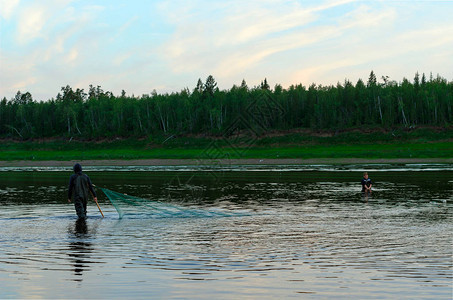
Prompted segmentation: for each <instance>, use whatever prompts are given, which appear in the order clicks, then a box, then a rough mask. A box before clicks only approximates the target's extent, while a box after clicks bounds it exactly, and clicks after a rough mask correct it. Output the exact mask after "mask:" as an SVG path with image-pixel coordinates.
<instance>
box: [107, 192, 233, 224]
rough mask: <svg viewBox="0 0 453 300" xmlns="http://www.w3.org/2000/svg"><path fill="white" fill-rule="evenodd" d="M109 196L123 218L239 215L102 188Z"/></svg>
mask: <svg viewBox="0 0 453 300" xmlns="http://www.w3.org/2000/svg"><path fill="white" fill-rule="evenodd" d="M100 189H101V190H102V191H103V192H104V194H105V195H106V196H107V198H109V200H110V202H111V203H112V204H113V206H114V207H115V209H116V211H117V212H118V216H119V218H120V219H122V218H123V217H124V216H128V217H130V218H134V217H138V218H143V217H153V218H169V217H183V218H189V217H216V216H217V217H228V216H237V215H238V214H233V213H228V212H225V211H220V210H206V209H194V208H188V207H183V206H179V205H174V204H169V203H163V202H160V201H153V200H148V199H143V198H139V197H134V196H130V195H126V194H121V193H118V192H115V191H111V190H109V189H106V188H100Z"/></svg>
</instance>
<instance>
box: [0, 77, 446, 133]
mask: <svg viewBox="0 0 453 300" xmlns="http://www.w3.org/2000/svg"><path fill="white" fill-rule="evenodd" d="M382 80H383V82H382V83H380V82H378V81H377V77H376V75H375V73H374V72H373V71H372V72H371V74H370V76H369V78H368V80H367V83H366V84H365V83H364V81H362V80H358V81H357V83H356V84H355V85H354V84H353V83H351V82H350V81H348V80H345V82H344V83H343V84H340V83H338V84H337V85H336V86H321V85H319V86H317V85H315V84H312V85H311V86H309V87H308V88H307V87H305V86H303V85H300V84H299V85H292V86H290V87H289V88H288V89H284V88H283V87H282V86H281V85H279V84H276V85H275V88H274V90H272V89H271V88H270V87H269V84H268V82H267V79H264V81H263V82H262V83H261V85H259V86H257V87H254V88H250V87H248V86H247V84H246V82H245V80H242V83H241V85H240V86H236V85H234V86H233V87H232V88H231V89H230V90H219V88H218V87H217V83H216V81H215V79H214V77H213V76H211V75H209V76H208V77H207V79H206V81H205V83H203V82H202V81H201V79H199V80H198V83H197V85H196V87H195V88H194V89H193V91H192V92H190V90H189V89H184V90H182V91H181V92H179V93H171V94H157V93H156V92H153V93H151V94H150V95H143V96H141V97H135V96H127V95H126V93H125V92H124V91H122V93H121V95H120V96H114V95H113V94H112V93H111V92H105V91H103V90H102V89H101V87H100V86H97V87H94V86H92V85H90V87H89V90H88V93H85V91H84V90H83V89H76V90H73V89H72V88H71V87H70V86H65V87H62V88H61V92H60V93H58V95H57V96H56V99H51V100H48V101H44V102H36V101H34V100H33V98H32V95H31V94H30V93H28V92H26V93H24V94H22V93H21V92H18V93H17V94H16V96H15V97H14V98H13V99H11V100H9V101H8V100H6V99H5V98H4V99H3V100H2V101H0V138H13V139H20V140H27V139H39V138H49V137H51V138H66V139H70V138H71V137H73V138H77V139H84V140H90V139H96V140H99V139H104V138H107V139H112V138H115V137H120V138H129V137H134V138H138V137H146V136H161V135H165V136H169V135H204V136H213V135H218V136H221V135H222V134H223V133H224V132H225V131H227V130H228V128H230V126H231V125H232V124H235V122H237V121H238V120H242V121H244V120H245V122H243V123H242V124H241V125H240V126H238V129H239V130H247V129H249V128H257V127H260V126H261V129H263V130H261V134H266V132H269V131H273V130H291V129H300V128H306V129H311V130H334V131H336V130H343V129H346V128H362V127H365V128H366V127H369V126H372V127H373V126H374V127H380V128H384V129H386V130H389V129H391V128H398V127H401V126H403V127H406V128H413V127H419V126H437V127H446V126H449V125H451V124H452V122H453V82H447V80H446V79H444V78H442V77H440V76H437V77H435V78H434V77H433V76H432V75H431V76H430V79H429V80H427V79H426V76H425V74H422V76H421V79H420V75H419V74H418V73H417V74H415V77H414V82H410V81H409V80H407V79H404V80H403V81H402V82H401V83H396V82H395V81H391V80H389V78H388V76H382ZM263 99H267V100H265V101H263ZM269 101H272V104H273V105H276V106H277V107H279V110H278V111H277V113H276V114H275V116H271V117H272V120H268V119H266V120H264V121H265V122H263V123H260V121H261V119H260V116H257V115H250V113H251V110H250V107H251V106H252V105H258V107H254V110H253V111H252V114H253V113H255V112H260V111H262V110H265V109H266V107H267V106H269Z"/></svg>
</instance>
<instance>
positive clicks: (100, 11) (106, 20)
mask: <svg viewBox="0 0 453 300" xmlns="http://www.w3.org/2000/svg"><path fill="white" fill-rule="evenodd" d="M452 16H453V0H452V1H446V0H445V1H428V0H425V1H409V0H408V1H396V0H381V1H379V0H376V1H356V0H321V1H303V0H257V1H247V0H238V1H236V0H233V1H228V0H224V1H212V0H211V1H209V0H207V1H205V0H191V1H138V0H128V1H123V0H121V1H120V0H102V1H101V0H80V1H75V0H74V1H72V0H53V1H50V0H39V1H31V0H0V98H3V97H6V98H7V99H11V98H13V97H14V96H15V94H16V93H17V92H18V91H21V92H22V93H25V92H30V93H31V94H32V96H33V99H34V100H37V101H45V100H49V99H51V98H55V97H56V95H57V94H58V93H59V92H60V91H61V88H62V87H63V86H66V85H70V86H71V87H72V88H73V89H76V88H80V89H84V90H85V91H87V90H88V88H89V85H90V84H92V85H93V86H101V88H102V89H103V90H104V91H111V92H112V93H113V94H114V95H120V94H121V91H122V90H124V91H125V92H126V94H127V95H135V96H141V95H143V94H149V93H151V92H152V91H153V90H155V91H156V92H157V93H171V92H179V91H181V90H182V89H185V88H189V89H190V90H193V88H195V86H196V83H197V81H198V79H199V78H201V80H202V81H203V82H204V81H205V80H206V78H207V77H208V76H209V75H212V76H213V77H214V78H215V80H216V81H217V84H218V87H219V88H220V89H224V90H227V89H230V88H231V87H232V86H233V85H234V84H236V85H240V84H241V82H242V80H243V79H244V80H245V81H246V82H247V84H248V86H249V87H253V86H257V85H259V84H260V83H261V81H262V80H263V79H264V78H266V79H267V81H268V83H269V85H270V86H271V87H273V86H274V85H275V84H281V85H282V86H283V88H288V87H289V86H290V85H296V84H302V85H304V86H309V85H310V84H312V83H315V84H322V85H331V84H333V85H336V84H337V83H338V82H340V83H343V82H344V81H345V79H348V80H350V81H351V82H353V83H355V82H357V80H358V79H359V78H361V79H363V80H364V81H366V80H367V79H368V76H369V74H370V72H371V70H373V71H374V72H375V74H376V75H377V78H378V79H380V78H381V76H389V79H390V80H395V81H396V82H401V81H402V80H403V78H408V79H410V80H412V79H413V78H414V75H415V73H416V72H419V73H420V74H422V73H425V74H426V76H427V77H428V78H429V74H430V73H431V72H432V73H433V74H434V76H437V74H439V75H440V76H442V77H444V78H446V79H447V80H448V81H452V80H453V17H452Z"/></svg>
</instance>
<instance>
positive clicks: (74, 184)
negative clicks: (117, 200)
mask: <svg viewBox="0 0 453 300" xmlns="http://www.w3.org/2000/svg"><path fill="white" fill-rule="evenodd" d="M74 173H75V174H72V175H71V177H70V178H69V189H68V202H71V198H72V200H73V201H74V207H75V210H76V212H77V216H78V217H79V218H82V219H85V218H86V216H87V200H88V197H89V192H91V194H92V195H93V197H94V201H95V202H96V203H97V202H98V198H97V196H96V191H95V190H94V188H93V184H92V183H91V180H90V177H88V176H87V175H86V174H83V173H82V166H81V165H80V164H75V165H74Z"/></svg>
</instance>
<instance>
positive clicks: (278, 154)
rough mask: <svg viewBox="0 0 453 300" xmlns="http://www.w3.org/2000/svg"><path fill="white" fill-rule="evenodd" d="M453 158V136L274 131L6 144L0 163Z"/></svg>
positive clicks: (447, 132)
mask: <svg viewBox="0 0 453 300" xmlns="http://www.w3.org/2000/svg"><path fill="white" fill-rule="evenodd" d="M452 156H453V131H452V130H451V129H449V128H447V129H442V130H433V129H429V130H427V129H419V130H412V131H408V130H394V131H381V130H373V131H370V132H361V131H348V132H342V133H338V132H303V131H299V132H294V131H293V132H274V133H269V135H267V136H266V137H261V138H253V137H247V136H239V137H237V136H236V137H235V138H228V139H225V138H222V137H218V136H217V137H194V136H180V137H178V136H172V135H169V136H161V137H147V138H141V139H116V140H103V141H101V140H97V141H78V140H75V139H72V140H57V139H54V140H45V141H42V140H34V141H12V140H9V141H2V142H1V144H0V161H13V160H19V161H20V160H28V161H46V160H56V161H65V160H137V159H316V158H319V159H321V158H331V159H338V158H361V159H400V158H407V159H414V158H417V159H433V161H435V159H438V158H443V159H445V158H451V157H452Z"/></svg>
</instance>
